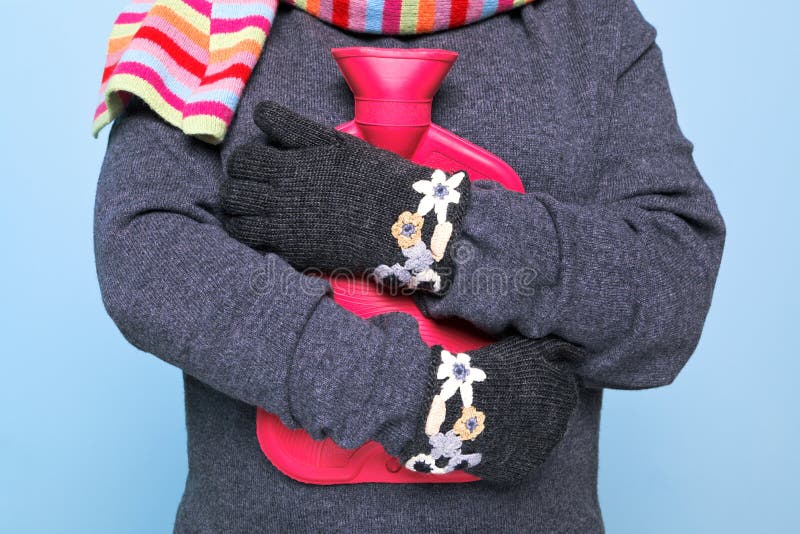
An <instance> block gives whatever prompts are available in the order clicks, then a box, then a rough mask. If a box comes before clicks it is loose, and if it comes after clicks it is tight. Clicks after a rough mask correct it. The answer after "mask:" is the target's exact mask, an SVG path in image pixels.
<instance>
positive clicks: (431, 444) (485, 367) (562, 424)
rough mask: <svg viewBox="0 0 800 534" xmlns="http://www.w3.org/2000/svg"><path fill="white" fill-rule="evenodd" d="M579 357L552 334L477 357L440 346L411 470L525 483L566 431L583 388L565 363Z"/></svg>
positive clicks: (408, 456)
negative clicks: (455, 473) (563, 363)
mask: <svg viewBox="0 0 800 534" xmlns="http://www.w3.org/2000/svg"><path fill="white" fill-rule="evenodd" d="M579 353H580V349H578V348H577V347H575V346H573V345H570V344H569V343H567V342H565V341H563V340H560V339H557V338H552V337H551V338H545V339H542V340H530V339H525V338H522V337H519V336H512V337H508V338H505V339H504V340H502V341H500V342H497V343H494V344H492V345H489V346H487V347H484V348H482V349H478V350H476V351H472V352H471V353H470V354H467V353H458V354H453V353H451V352H449V351H447V350H444V349H442V347H439V346H436V347H433V349H432V357H433V359H434V362H435V363H436V364H438V365H437V367H436V374H435V380H432V382H433V384H429V392H428V396H427V402H426V404H425V406H426V407H427V408H426V409H427V410H428V411H427V413H426V415H425V417H424V420H423V421H422V422H421V423H420V425H419V426H418V431H417V434H416V436H415V438H414V440H413V441H412V442H411V443H410V444H409V445H408V446H407V447H406V448H405V449H404V451H403V453H404V454H403V455H402V456H401V461H402V463H403V464H404V465H405V467H406V468H407V469H411V470H412V471H419V472H425V473H432V474H446V473H449V472H451V471H454V470H466V471H468V472H470V473H473V474H475V475H477V476H479V477H481V478H482V479H483V480H486V481H489V482H494V483H500V484H514V483H519V482H521V481H522V480H524V479H525V478H526V477H527V476H529V475H530V474H531V473H532V472H533V471H534V470H535V469H536V468H537V467H538V466H539V465H540V464H541V463H542V462H544V461H545V459H546V458H547V457H548V456H549V454H550V452H551V451H552V449H553V448H554V447H555V446H556V445H557V444H558V443H559V442H560V441H561V439H562V438H563V435H564V433H565V432H566V429H567V426H568V423H569V420H570V418H571V417H572V413H573V412H574V410H575V407H576V405H577V383H576V380H575V377H574V375H573V374H572V373H571V372H570V371H569V369H568V368H567V366H565V365H562V364H561V362H559V361H558V360H563V359H572V358H573V357H575V356H576V355H579Z"/></svg>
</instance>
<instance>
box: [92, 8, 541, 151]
mask: <svg viewBox="0 0 800 534" xmlns="http://www.w3.org/2000/svg"><path fill="white" fill-rule="evenodd" d="M281 1H283V2H285V3H288V4H291V5H294V6H295V7H297V8H300V9H302V10H304V11H306V12H308V13H309V14H311V15H314V16H315V17H318V18H320V19H322V20H324V21H326V22H329V23H331V24H334V25H336V26H338V27H340V28H345V29H348V30H353V31H358V32H364V33H375V34H386V35H397V34H414V33H428V32H433V31H437V30H444V29H448V28H454V27H457V26H463V25H464V24H469V23H471V22H474V21H476V20H480V19H483V18H486V17H489V16H491V15H494V14H495V13H500V12H503V11H508V10H509V9H512V8H515V7H518V6H521V5H523V4H526V3H528V2H531V1H532V0H438V1H437V0H281ZM277 3H278V0H132V1H131V3H130V4H129V5H128V6H127V7H126V8H125V10H124V11H123V12H122V13H121V14H120V15H119V17H117V20H116V22H115V23H114V27H113V29H112V31H111V37H110V39H109V43H108V56H107V60H106V67H105V70H104V71H103V78H102V83H101V87H100V95H101V102H100V105H99V106H98V107H97V110H96V111H95V116H94V124H93V128H92V129H93V134H94V136H95V137H97V134H98V133H99V132H100V130H101V129H102V128H103V127H104V126H106V125H107V124H109V123H110V122H111V121H113V120H114V119H115V118H116V117H117V116H119V115H120V113H122V111H123V110H124V109H125V105H126V104H127V103H128V101H129V100H130V98H131V96H132V95H136V96H138V97H139V98H141V99H142V100H144V101H145V102H147V104H148V105H149V106H150V107H151V108H152V109H153V110H154V111H155V112H156V113H158V114H159V115H160V116H161V117H162V118H163V119H164V120H166V121H167V122H168V123H170V124H172V125H173V126H176V127H178V128H180V129H181V130H182V131H183V132H184V133H186V134H187V135H194V136H197V137H198V138H200V139H202V140H204V141H206V142H209V143H212V144H217V143H220V142H221V141H222V140H223V139H224V138H225V133H226V131H227V129H228V126H229V125H230V123H231V121H232V120H233V115H234V112H235V111H236V106H237V104H238V102H239V97H240V96H241V94H242V91H243V90H244V86H245V84H246V83H247V80H248V78H249V77H250V73H251V72H252V70H253V67H254V66H255V64H256V61H258V57H259V55H260V54H261V50H262V48H263V46H264V41H265V40H266V38H267V35H268V34H269V30H270V27H271V24H272V20H273V18H274V17H275V10H276V8H277Z"/></svg>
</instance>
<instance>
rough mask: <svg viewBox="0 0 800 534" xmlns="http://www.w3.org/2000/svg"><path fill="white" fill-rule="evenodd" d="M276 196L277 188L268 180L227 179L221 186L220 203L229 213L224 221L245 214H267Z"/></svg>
mask: <svg viewBox="0 0 800 534" xmlns="http://www.w3.org/2000/svg"><path fill="white" fill-rule="evenodd" d="M274 198H275V189H274V188H273V187H272V186H271V185H270V184H269V183H267V182H261V181H255V180H225V181H224V182H222V185H221V186H220V204H221V206H222V209H223V211H224V212H225V213H226V214H227V217H226V218H225V221H224V222H227V221H228V220H230V219H231V218H237V217H239V216H243V215H245V216H246V215H262V216H263V215H266V214H267V213H269V211H270V206H271V205H272V200H273V199H274ZM263 223H264V221H262V224H263ZM231 235H234V234H231Z"/></svg>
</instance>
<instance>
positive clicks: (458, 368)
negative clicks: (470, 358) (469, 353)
mask: <svg viewBox="0 0 800 534" xmlns="http://www.w3.org/2000/svg"><path fill="white" fill-rule="evenodd" d="M453 376H454V377H455V379H456V380H460V381H462V382H463V381H464V380H466V379H467V376H469V369H468V368H467V367H466V366H465V365H464V364H463V363H458V362H456V363H454V364H453Z"/></svg>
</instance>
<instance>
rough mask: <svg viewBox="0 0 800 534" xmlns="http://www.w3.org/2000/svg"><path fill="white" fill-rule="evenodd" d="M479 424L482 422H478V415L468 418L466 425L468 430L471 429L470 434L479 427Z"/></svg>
mask: <svg viewBox="0 0 800 534" xmlns="http://www.w3.org/2000/svg"><path fill="white" fill-rule="evenodd" d="M478 425H480V423H479V422H478V418H477V417H470V418H469V419H467V421H466V423H464V426H466V427H467V430H469V432H470V434H472V433H473V432H475V429H476V428H478Z"/></svg>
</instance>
